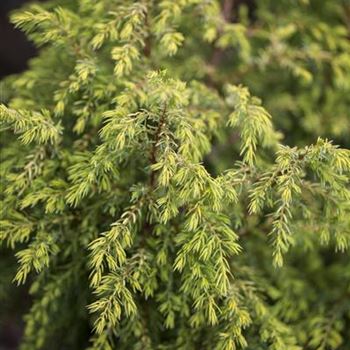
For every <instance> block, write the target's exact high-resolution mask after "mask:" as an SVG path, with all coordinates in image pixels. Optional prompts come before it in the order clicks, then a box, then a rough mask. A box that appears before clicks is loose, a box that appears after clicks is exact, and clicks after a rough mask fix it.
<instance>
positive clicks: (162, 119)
mask: <svg viewBox="0 0 350 350" xmlns="http://www.w3.org/2000/svg"><path fill="white" fill-rule="evenodd" d="M166 110H167V107H166V104H164V107H163V110H162V114H161V117H160V120H159V124H158V127H157V130H156V133H155V136H154V142H153V145H152V149H151V153H150V157H149V159H150V163H151V165H152V164H155V163H156V162H157V148H158V142H159V139H160V134H161V132H162V128H163V125H164V123H165V116H166ZM155 181H156V173H155V172H154V171H152V172H151V177H150V186H151V188H154V186H155Z"/></svg>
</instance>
